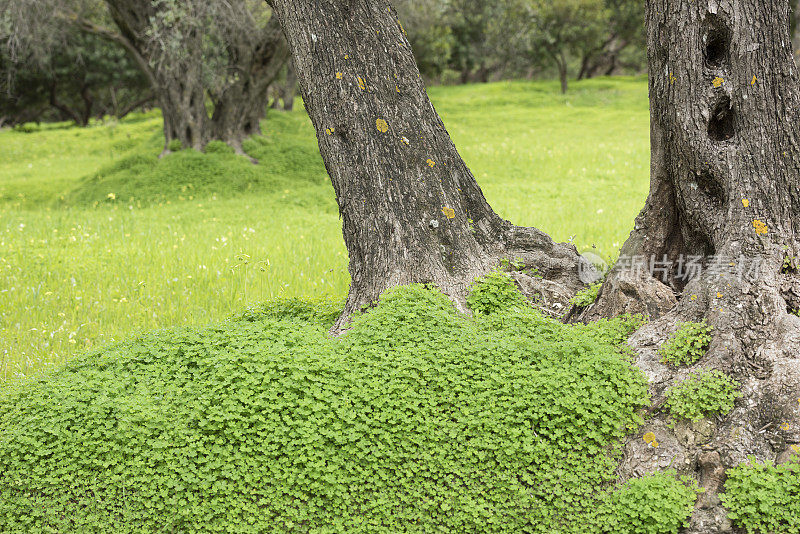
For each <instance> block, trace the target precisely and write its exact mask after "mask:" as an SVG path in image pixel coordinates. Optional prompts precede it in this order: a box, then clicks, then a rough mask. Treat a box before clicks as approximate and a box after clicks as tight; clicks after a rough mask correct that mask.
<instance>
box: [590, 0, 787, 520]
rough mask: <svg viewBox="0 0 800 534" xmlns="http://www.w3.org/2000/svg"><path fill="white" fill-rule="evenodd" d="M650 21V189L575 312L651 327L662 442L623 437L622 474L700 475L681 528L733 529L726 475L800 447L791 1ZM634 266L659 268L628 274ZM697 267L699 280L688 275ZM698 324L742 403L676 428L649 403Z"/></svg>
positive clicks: (686, 10) (723, 3)
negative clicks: (681, 339)
mask: <svg viewBox="0 0 800 534" xmlns="http://www.w3.org/2000/svg"><path fill="white" fill-rule="evenodd" d="M646 17H647V29H648V49H649V50H648V57H649V68H650V102H651V143H652V163H651V185H650V195H649V198H648V199H647V202H646V205H645V207H644V209H643V210H642V212H641V213H640V215H639V216H638V218H637V219H636V223H635V229H634V230H633V232H632V233H631V236H630V238H629V239H628V241H627V242H626V243H625V245H624V246H623V248H622V250H621V260H620V263H618V264H617V267H615V268H614V269H613V270H612V271H611V273H610V274H609V276H608V277H607V279H606V282H605V284H604V285H603V287H602V289H601V293H600V296H599V299H598V301H597V303H596V304H595V305H594V306H593V307H592V308H590V309H589V310H588V312H587V313H585V314H584V317H583V318H584V319H591V318H596V317H602V316H613V315H617V314H620V313H623V312H634V313H645V314H648V315H649V316H650V317H651V319H653V321H652V322H651V323H650V324H649V325H647V326H645V327H644V328H642V329H641V330H640V331H639V332H637V333H636V334H635V335H634V337H633V338H632V339H631V343H632V345H633V346H634V348H635V349H636V350H637V355H638V356H637V364H638V365H639V366H640V367H641V368H642V369H643V370H644V371H645V372H646V374H647V375H648V378H649V379H650V381H651V392H652V394H653V397H654V406H655V408H654V409H653V412H654V416H653V418H652V419H650V420H648V422H647V424H646V426H645V427H644V429H643V430H642V432H650V431H652V432H654V433H655V434H656V437H657V441H658V443H660V446H659V447H658V448H652V447H651V446H649V445H648V444H647V443H645V442H644V441H643V439H642V434H641V433H640V434H638V435H637V436H635V437H634V438H632V439H631V440H629V442H628V443H627V444H626V449H625V458H624V461H623V463H622V466H621V468H620V476H621V478H623V479H624V478H627V477H630V476H637V475H640V474H642V473H644V472H647V471H652V470H657V469H663V468H665V467H667V466H669V467H677V468H678V469H679V470H680V471H682V472H685V473H695V474H696V475H697V476H698V478H699V480H700V481H701V484H703V485H704V486H705V487H706V489H707V493H705V494H704V495H703V497H702V498H701V500H700V502H699V504H698V508H697V509H696V511H695V514H694V515H693V518H692V526H691V528H690V531H691V532H696V533H700V532H702V533H713V532H729V531H731V525H730V522H729V521H728V519H727V518H726V517H725V516H726V512H725V510H724V509H722V507H721V506H720V504H719V500H718V498H717V494H718V493H719V492H720V491H722V490H723V487H724V486H723V484H724V478H725V476H724V472H725V470H726V469H727V468H730V467H732V466H734V465H737V464H739V463H741V462H744V461H745V460H746V459H747V456H748V455H754V456H755V457H757V458H758V459H760V460H762V461H764V460H765V461H770V462H772V461H784V460H785V459H788V457H789V456H790V454H791V452H790V450H791V449H790V446H791V445H793V444H797V443H800V405H798V399H799V398H800V317H797V316H796V315H794V314H792V313H790V312H791V311H792V310H797V309H798V308H800V277H799V276H798V271H797V268H798V263H797V260H796V258H797V257H798V252H800V243H798V231H800V131H799V130H798V124H800V123H799V122H798V119H800V117H798V110H799V109H800V95H798V88H799V86H798V83H799V82H800V80H798V75H797V69H796V67H795V63H794V59H793V54H792V44H791V39H790V36H789V27H790V24H789V2H788V0H681V1H674V0H648V1H647V2H646ZM630 258H639V259H640V260H634V264H636V263H638V261H641V260H643V261H644V262H645V263H649V262H654V263H650V265H647V266H645V267H644V268H642V269H638V270H637V269H635V268H634V269H632V268H631V264H630ZM690 263H691V264H693V266H692V269H693V270H695V274H697V275H698V276H686V274H688V273H686V270H687V268H688V266H689V264H690ZM697 265H700V266H701V267H702V270H701V271H699V272H698V271H697V269H696V266H697ZM653 266H655V267H656V270H655V272H653V269H652V268H651V267H653ZM681 271H684V272H681ZM653 274H655V276H654V275H653ZM701 318H706V319H707V320H708V322H709V323H710V324H711V325H712V326H713V327H714V331H713V341H712V343H711V346H710V348H709V351H708V353H707V354H706V355H705V356H704V357H703V358H702V359H701V360H700V361H699V362H698V364H697V365H696V366H695V367H702V368H714V369H719V370H722V371H724V372H726V373H729V374H730V375H732V376H733V377H734V378H736V379H737V380H739V381H740V382H741V384H742V386H743V394H744V397H743V399H741V400H740V401H739V402H738V403H737V406H736V408H735V410H734V411H733V412H732V413H731V414H729V415H728V416H725V417H722V418H717V419H714V420H705V421H703V422H701V423H700V424H694V425H686V424H683V423H678V424H676V425H675V427H674V428H670V427H669V425H668V424H667V421H668V416H667V414H666V413H664V411H663V410H660V409H659V408H658V406H660V405H661V404H663V400H664V393H665V391H666V390H667V389H668V388H669V387H671V386H672V385H674V384H676V383H678V382H680V381H681V380H682V379H683V378H685V376H686V374H687V372H688V370H686V369H675V368H674V367H671V366H669V365H665V364H662V363H661V362H660V361H659V355H658V354H657V351H656V348H657V346H658V344H659V343H661V342H663V341H664V339H665V338H666V337H667V335H668V334H669V333H671V332H674V331H675V330H676V328H677V323H678V322H679V321H685V320H699V319H701Z"/></svg>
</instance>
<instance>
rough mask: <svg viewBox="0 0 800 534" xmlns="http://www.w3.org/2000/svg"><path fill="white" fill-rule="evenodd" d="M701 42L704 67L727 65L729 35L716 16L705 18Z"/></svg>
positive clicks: (726, 28) (729, 43)
mask: <svg viewBox="0 0 800 534" xmlns="http://www.w3.org/2000/svg"><path fill="white" fill-rule="evenodd" d="M703 42H704V43H705V50H704V55H705V59H706V65H708V66H709V67H711V68H719V67H722V66H724V65H725V64H727V63H728V57H729V50H730V45H731V33H730V31H729V30H728V27H727V26H726V25H725V24H724V23H723V22H722V20H721V19H720V18H719V17H718V16H716V15H711V14H709V15H708V16H707V17H706V20H705V33H704V35H703Z"/></svg>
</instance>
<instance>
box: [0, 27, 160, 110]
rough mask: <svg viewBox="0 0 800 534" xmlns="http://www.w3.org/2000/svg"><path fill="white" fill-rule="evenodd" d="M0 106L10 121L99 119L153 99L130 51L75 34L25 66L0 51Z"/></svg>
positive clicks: (95, 38) (5, 52)
mask: <svg viewBox="0 0 800 534" xmlns="http://www.w3.org/2000/svg"><path fill="white" fill-rule="evenodd" d="M0 56H2V59H1V60H0V109H2V114H3V116H4V118H5V120H4V121H3V122H5V123H7V124H11V125H14V124H19V123H22V122H28V121H34V120H36V121H39V120H71V121H74V122H75V123H76V124H77V125H79V126H86V125H87V124H88V123H89V120H90V119H91V118H93V117H96V118H102V117H103V116H105V115H113V116H115V117H117V118H122V117H124V116H125V115H127V114H128V113H130V112H131V111H133V110H134V109H136V108H139V107H141V106H142V105H144V104H146V103H148V102H150V101H152V100H153V94H152V92H151V91H150V88H149V84H148V82H147V79H146V78H145V77H144V76H143V75H142V73H141V71H140V70H139V69H138V68H137V67H136V65H135V64H134V62H133V61H132V60H131V59H130V58H129V57H128V56H127V54H126V53H125V51H124V50H122V49H121V48H119V47H118V46H115V45H111V44H109V43H108V42H106V41H105V40H103V39H100V38H98V37H96V36H93V35H89V34H82V33H80V32H72V33H70V34H68V35H66V36H65V39H64V43H63V46H62V47H59V48H58V49H56V50H54V52H53V53H52V54H51V55H50V56H49V57H47V58H46V59H45V60H44V61H36V60H35V58H31V60H30V61H28V62H26V63H25V64H24V65H23V64H22V63H21V62H20V61H19V60H17V61H12V60H11V58H10V56H9V54H8V51H7V50H6V49H0Z"/></svg>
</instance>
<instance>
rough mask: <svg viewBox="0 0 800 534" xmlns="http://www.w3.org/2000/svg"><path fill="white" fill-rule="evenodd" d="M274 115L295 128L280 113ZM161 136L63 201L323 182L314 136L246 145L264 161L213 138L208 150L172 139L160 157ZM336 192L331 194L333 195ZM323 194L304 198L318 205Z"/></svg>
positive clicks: (225, 193)
mask: <svg viewBox="0 0 800 534" xmlns="http://www.w3.org/2000/svg"><path fill="white" fill-rule="evenodd" d="M270 118H271V119H272V120H273V121H274V122H284V123H288V124H285V125H286V126H295V127H296V121H287V120H286V118H285V117H282V116H281V115H280V114H278V113H273V114H271V115H270ZM161 139H162V138H161V137H160V136H154V137H151V139H150V140H148V142H146V143H140V144H139V145H137V146H135V147H134V148H133V149H132V150H130V151H128V152H127V154H126V155H125V156H123V157H121V158H119V159H116V160H115V161H114V162H113V163H111V164H109V165H106V166H104V167H102V168H101V169H100V170H99V171H97V172H96V173H95V174H94V175H92V176H89V177H87V178H84V179H83V180H81V182H79V183H78V184H77V186H76V187H74V189H73V190H72V191H71V192H69V193H68V194H67V195H66V198H65V200H64V201H63V203H64V204H67V205H95V204H96V203H98V202H104V201H106V199H107V198H108V196H109V193H113V194H114V198H115V200H116V201H117V202H123V203H133V204H135V205H137V206H142V205H151V204H155V203H165V202H167V201H169V202H174V201H176V200H193V199H203V200H205V199H208V198H210V197H213V198H221V197H230V196H237V195H238V196H241V195H243V194H246V193H251V192H252V193H262V194H263V193H275V192H278V191H281V190H285V189H286V188H289V187H294V188H296V187H298V186H306V187H308V186H313V185H317V186H319V185H321V184H322V181H323V180H324V177H325V169H324V167H323V165H322V160H321V158H320V156H319V152H318V150H317V149H316V146H315V145H314V144H313V143H310V142H309V141H310V139H308V138H306V137H304V136H303V137H299V136H297V135H294V134H293V132H286V133H285V134H282V135H279V136H275V137H260V138H252V139H248V140H247V141H245V143H244V148H245V150H246V152H247V153H248V155H250V156H252V157H254V158H255V159H257V160H259V161H260V162H261V163H260V164H258V165H254V164H253V163H251V162H250V160H249V159H248V158H243V157H240V156H238V155H236V154H235V153H234V152H233V150H232V149H231V148H230V147H229V146H227V145H226V144H225V143H223V142H221V141H216V142H211V143H209V144H208V146H207V147H206V150H205V153H203V152H198V151H196V150H181V143H180V141H179V140H177V139H175V140H173V141H171V142H170V144H169V149H170V150H171V151H173V153H172V154H168V155H166V156H164V157H162V158H159V157H158V153H159V150H158V146H159V144H160V143H161V142H162V141H161ZM331 194H332V193H331ZM318 196H319V195H316V194H312V195H308V196H307V198H306V199H304V201H305V202H306V203H309V204H318V202H317V198H318Z"/></svg>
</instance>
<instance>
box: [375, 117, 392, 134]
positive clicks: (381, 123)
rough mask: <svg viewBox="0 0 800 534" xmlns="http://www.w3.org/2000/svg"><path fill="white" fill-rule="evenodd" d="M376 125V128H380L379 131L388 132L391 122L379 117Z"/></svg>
mask: <svg viewBox="0 0 800 534" xmlns="http://www.w3.org/2000/svg"><path fill="white" fill-rule="evenodd" d="M375 127H376V128H377V129H378V131H379V132H381V133H386V132H388V131H389V123H387V122H386V121H385V120H383V119H377V120H376V121H375Z"/></svg>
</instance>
